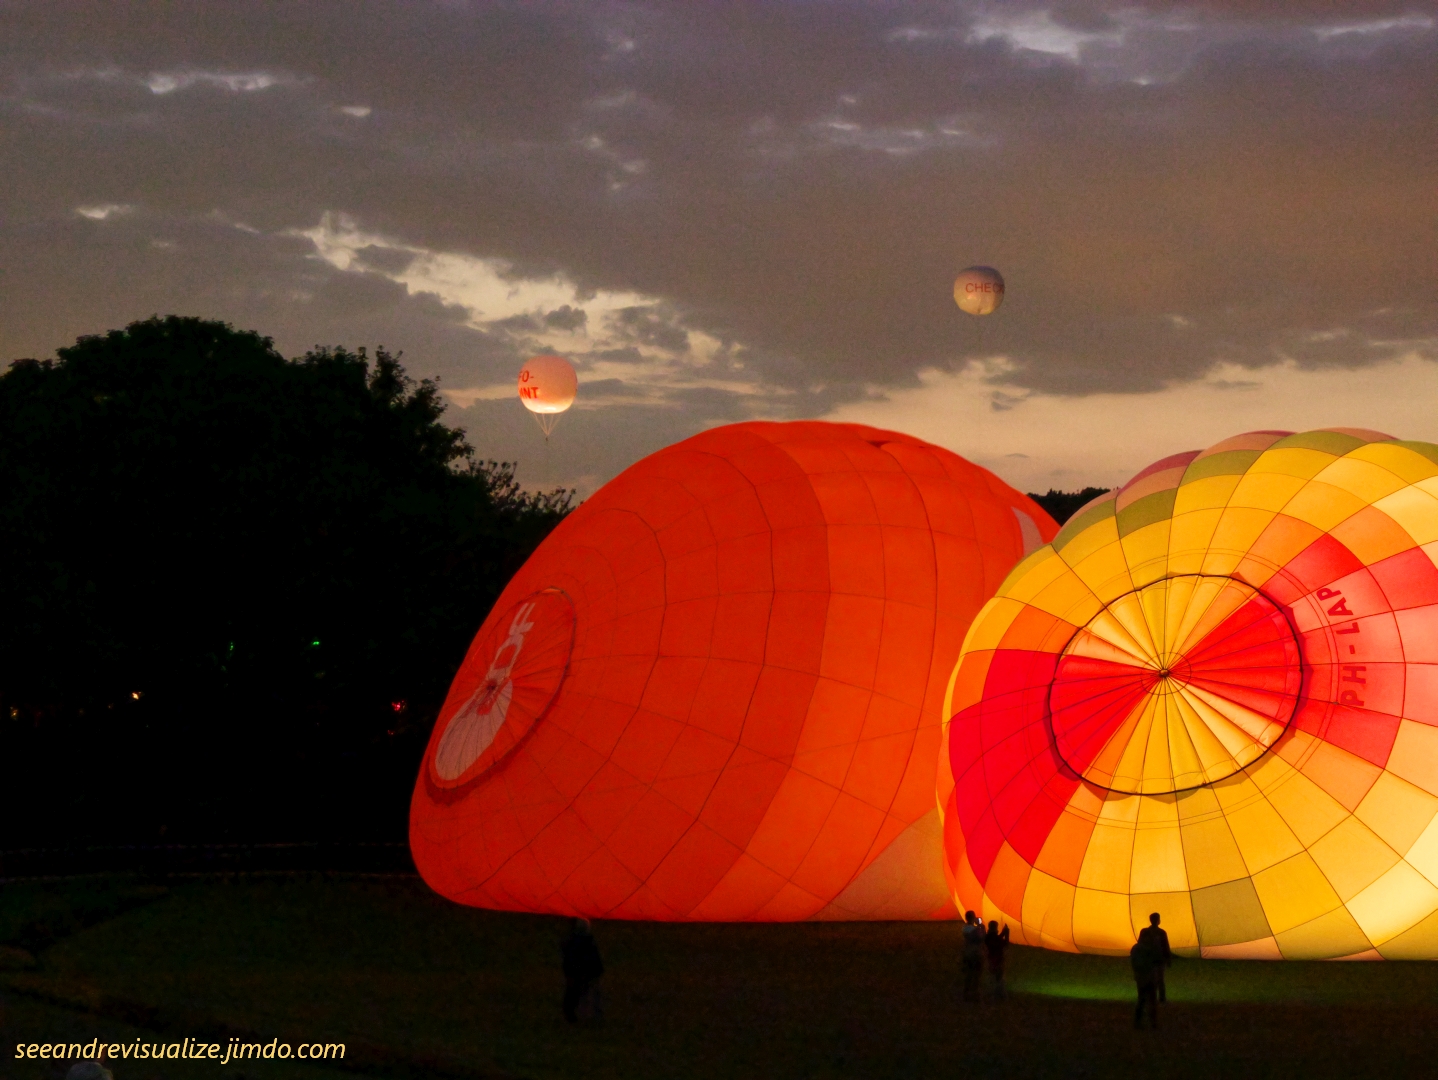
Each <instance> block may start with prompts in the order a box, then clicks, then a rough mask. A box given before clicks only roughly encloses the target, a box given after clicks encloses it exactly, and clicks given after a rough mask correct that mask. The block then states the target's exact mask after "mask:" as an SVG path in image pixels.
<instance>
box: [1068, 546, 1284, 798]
mask: <svg viewBox="0 0 1438 1080" xmlns="http://www.w3.org/2000/svg"><path fill="white" fill-rule="evenodd" d="M1302 684H1303V664H1302V659H1301V654H1300V652H1299V647H1298V640H1297V638H1296V636H1295V634H1294V631H1293V627H1292V624H1291V623H1290V622H1289V620H1288V617H1287V615H1286V614H1285V613H1284V611H1283V609H1282V608H1280V607H1278V605H1277V604H1275V603H1274V602H1273V601H1272V600H1270V599H1269V598H1268V597H1267V596H1265V595H1264V594H1263V593H1261V592H1259V591H1258V590H1257V589H1255V588H1253V586H1251V585H1248V584H1247V583H1245V582H1242V581H1238V580H1237V579H1234V578H1228V577H1217V576H1209V575H1197V574H1194V575H1182V576H1178V577H1172V578H1165V579H1163V580H1161V581H1156V582H1154V583H1152V584H1151V585H1147V586H1145V587H1144V588H1142V589H1138V590H1136V591H1134V592H1130V593H1126V594H1125V595H1123V596H1120V597H1118V598H1117V599H1115V600H1113V601H1111V602H1110V603H1108V604H1106V605H1105V606H1104V608H1103V609H1102V610H1101V611H1100V612H1099V613H1098V614H1097V615H1095V616H1094V617H1093V618H1092V619H1090V620H1089V622H1088V623H1087V624H1086V625H1085V626H1084V627H1083V628H1082V629H1080V630H1079V631H1078V632H1077V633H1076V634H1074V636H1073V638H1072V639H1070V641H1069V643H1068V645H1067V646H1065V648H1064V651H1063V653H1062V654H1061V655H1060V657H1059V662H1058V666H1057V668H1056V670H1055V674H1054V679H1053V683H1052V684H1051V686H1050V688H1049V710H1050V724H1051V728H1052V732H1053V740H1054V746H1055V748H1056V749H1057V751H1058V753H1059V756H1060V757H1062V758H1063V760H1064V762H1065V763H1066V764H1067V765H1068V766H1069V767H1070V768H1071V769H1073V770H1074V771H1075V772H1076V773H1078V774H1079V775H1080V776H1082V777H1083V778H1084V779H1085V780H1087V781H1088V782H1090V783H1092V784H1094V785H1096V786H1098V787H1102V788H1107V789H1109V790H1111V791H1119V792H1128V793H1134V794H1146V795H1157V794H1163V793H1166V792H1173V791H1184V790H1187V789H1189V788H1194V787H1200V786H1202V785H1204V784H1211V783H1214V782H1216V781H1218V780H1222V779H1223V778H1224V777H1226V776H1232V775H1233V774H1234V773H1236V772H1238V771H1239V770H1240V769H1243V768H1245V767H1247V766H1249V765H1251V764H1253V763H1254V762H1255V761H1257V760H1258V759H1259V758H1261V757H1262V756H1263V755H1264V754H1265V753H1267V752H1268V749H1269V748H1270V747H1271V746H1272V745H1273V744H1274V743H1275V742H1276V741H1277V740H1278V737H1279V736H1280V735H1282V734H1283V732H1284V731H1285V730H1286V729H1287V727H1288V724H1289V721H1290V720H1291V719H1292V717H1293V712H1294V709H1295V707H1296V706H1297V703H1298V696H1299V693H1300V691H1301V689H1302Z"/></svg>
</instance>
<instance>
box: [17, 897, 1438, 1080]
mask: <svg viewBox="0 0 1438 1080" xmlns="http://www.w3.org/2000/svg"><path fill="white" fill-rule="evenodd" d="M564 928H565V926H564V922H563V920H560V919H555V918H549V917H544V916H532V915H517V914H507V913H501V912H488V911H478V910H473V909H467V908H463V907H459V906H457V905H454V904H450V903H448V902H446V901H444V900H442V899H440V898H439V897H437V896H435V895H433V894H432V893H430V892H429V891H428V890H427V889H426V888H425V887H424V885H423V884H422V883H420V882H419V881H418V880H417V879H415V878H412V877H405V876H390V877H383V876H371V877H362V876H355V875H332V876H323V875H273V876H263V875H237V876H232V877H229V878H224V877H219V876H215V875H205V876H195V877H169V878H165V879H153V880H150V881H145V880H142V879H139V878H134V877H121V876H103V877H100V876H97V877H92V878H83V879H69V880H63V881H19V882H12V883H10V884H7V885H4V886H0V942H4V943H6V945H5V947H4V948H3V949H0V998H3V1004H0V1010H3V1014H0V1030H3V1036H4V1037H3V1046H0V1050H3V1053H0V1076H3V1077H6V1078H7V1080H8V1078H10V1077H14V1078H16V1080H22V1078H23V1080H30V1078H41V1077H46V1078H48V1077H61V1076H63V1075H64V1067H63V1066H59V1067H57V1066H56V1065H54V1064H53V1063H42V1062H39V1061H34V1062H30V1061H25V1062H17V1061H15V1060H14V1057H13V1055H14V1052H15V1051H14V1046H15V1044H16V1043H17V1042H22V1041H23V1042H26V1043H29V1042H41V1041H61V1040H72V1039H74V1040H81V1039H83V1040H85V1041H88V1040H89V1039H92V1038H95V1037H96V1036H105V1037H108V1038H110V1039H113V1040H115V1041H132V1040H134V1039H135V1038H136V1037H137V1036H140V1037H144V1038H146V1039H154V1040H166V1041H169V1040H176V1041H177V1040H180V1039H182V1038H184V1037H185V1036H193V1037H199V1038H202V1039H209V1040H212V1041H217V1042H221V1043H226V1042H227V1041H228V1039H229V1037H230V1036H231V1035H241V1036H258V1038H259V1039H261V1040H263V1041H264V1042H268V1041H269V1040H270V1039H273V1038H278V1039H280V1040H281V1041H291V1042H296V1043H297V1042H299V1041H301V1040H304V1041H315V1040H318V1041H325V1042H343V1043H345V1044H346V1057H345V1060H344V1062H343V1063H342V1064H339V1065H332V1066H321V1065H318V1064H309V1063H304V1062H297V1061H291V1062H280V1061H266V1062H261V1063H259V1064H256V1063H253V1062H246V1063H244V1068H243V1069H241V1068H239V1067H236V1066H235V1065H233V1064H232V1065H231V1066H228V1067H221V1066H219V1065H216V1064H211V1063H208V1062H175V1061H167V1062H165V1063H163V1064H160V1063H152V1064H145V1063H135V1062H120V1063H117V1064H116V1065H115V1066H114V1072H115V1076H116V1078H117V1080H132V1078H134V1080H139V1078H142V1077H177V1078H184V1077H205V1078H206V1080H234V1078H237V1077H241V1076H246V1077H255V1078H288V1077H305V1078H308V1080H327V1078H334V1077H339V1076H343V1075H351V1076H353V1075H364V1076H383V1077H406V1078H409V1077H454V1078H465V1077H520V1076H524V1077H616V1078H618V1077H623V1078H630V1077H636V1078H638V1077H662V1078H670V1077H685V1078H688V1077H695V1078H705V1077H716V1078H717V1077H765V1078H767V1077H906V1078H907V1077H930V1076H935V1077H937V1076H954V1077H966V1078H967V1077H1006V1078H1007V1077H1028V1076H1035V1077H1108V1076H1125V1077H1127V1076H1133V1077H1144V1078H1149V1077H1194V1078H1199V1077H1202V1078H1203V1080H1213V1078H1215V1077H1223V1076H1243V1077H1268V1076H1272V1077H1285V1078H1288V1077H1295V1076H1296V1077H1301V1078H1302V1080H1316V1078H1320V1077H1345V1078H1346V1077H1358V1076H1384V1077H1409V1076H1426V1075H1433V1074H1434V1073H1435V1071H1438V1069H1435V1063H1434V1056H1435V1055H1434V1038H1435V1037H1434V1034H1433V1032H1435V1030H1438V965H1435V964H1421V963H1378V964H1355V963H1350V964H1339V963H1293V964H1280V963H1258V962H1253V963H1243V962H1220V961H1194V960H1178V961H1176V962H1175V966H1174V968H1173V969H1172V971H1171V973H1170V976H1169V987H1170V1004H1169V1005H1168V1006H1166V1007H1165V1009H1164V1010H1163V1013H1162V1022H1163V1025H1164V1027H1163V1029H1162V1030H1161V1031H1159V1032H1157V1033H1154V1032H1148V1031H1144V1032H1135V1031H1134V1030H1133V1029H1132V1004H1131V1000H1132V999H1131V994H1132V982H1131V980H1130V978H1129V972H1128V964H1127V960H1126V959H1125V958H1108V957H1078V956H1068V955H1062V954H1057V953H1047V952H1043V951H1040V950H1035V949H1026V948H1022V947H1017V946H1016V947H1014V948H1013V949H1011V950H1010V985H1011V989H1012V990H1013V991H1014V996H1013V997H1012V998H1011V999H1010V1000H1009V1001H1007V1002H987V1001H986V1002H985V1003H983V1004H979V1005H965V1004H964V1003H962V1002H961V1001H960V1000H959V978H960V977H959V970H958V963H957V954H958V947H957V937H958V927H957V925H955V924H913V923H908V924H906V923H873V924H828V925H822V924H799V925H687V926H686V925H660V924H640V923H615V922H601V923H597V924H596V927H595V933H596V937H597V939H598V941H599V945H600V948H601V949H602V951H603V954H604V959H605V962H606V964H607V965H608V968H609V973H608V974H607V975H606V977H605V983H606V986H605V995H606V1018H605V1019H604V1020H603V1021H602V1022H598V1021H593V1020H591V1021H587V1022H584V1023H582V1024H581V1025H579V1026H578V1027H569V1026H567V1025H566V1024H565V1023H564V1022H563V1020H562V1018H561V1016H560V1012H559V995H560V991H561V976H560V974H559V952H558V941H559V938H560V935H561V934H562V932H563V930H564Z"/></svg>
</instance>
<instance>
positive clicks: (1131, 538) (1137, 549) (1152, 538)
mask: <svg viewBox="0 0 1438 1080" xmlns="http://www.w3.org/2000/svg"><path fill="white" fill-rule="evenodd" d="M1171 524H1172V523H1171V522H1170V521H1169V520H1168V518H1164V519H1163V520H1162V521H1155V522H1154V523H1153V524H1152V525H1145V526H1144V527H1143V528H1141V529H1136V530H1134V531H1133V532H1131V533H1129V534H1128V535H1127V536H1125V537H1124V538H1123V539H1122V540H1120V541H1119V544H1120V546H1121V547H1122V548H1123V558H1124V561H1125V562H1126V563H1128V566H1129V571H1130V576H1131V577H1132V578H1133V583H1134V585H1135V586H1136V587H1141V586H1144V585H1147V584H1148V583H1149V582H1152V581H1157V580H1158V579H1159V578H1161V577H1163V576H1164V574H1165V573H1166V572H1167V569H1168V532H1169V527H1170V525H1171ZM1140 571H1142V572H1140Z"/></svg>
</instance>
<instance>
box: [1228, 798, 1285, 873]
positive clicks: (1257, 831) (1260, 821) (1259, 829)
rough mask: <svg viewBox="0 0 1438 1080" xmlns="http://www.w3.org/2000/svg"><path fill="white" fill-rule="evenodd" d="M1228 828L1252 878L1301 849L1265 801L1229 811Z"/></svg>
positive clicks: (1261, 800)
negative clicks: (1236, 842)
mask: <svg viewBox="0 0 1438 1080" xmlns="http://www.w3.org/2000/svg"><path fill="white" fill-rule="evenodd" d="M1228 827H1229V828H1230V829H1231V830H1232V831H1233V838H1234V840H1236V841H1238V850H1239V851H1240V852H1242V853H1243V861H1244V863H1245V864H1247V866H1248V872H1249V873H1250V874H1252V875H1257V874H1258V872H1259V871H1260V870H1264V869H1266V868H1267V867H1270V866H1273V865H1274V864H1275V863H1279V862H1282V861H1283V860H1284V859H1288V858H1292V857H1293V856H1294V855H1297V854H1298V853H1299V852H1300V851H1302V850H1303V845H1302V844H1300V843H1299V842H1298V837H1296V836H1294V835H1293V832H1292V830H1291V829H1289V827H1288V826H1287V825H1285V824H1284V822H1283V819H1282V818H1281V817H1279V816H1278V811H1277V810H1275V809H1274V808H1273V805H1272V804H1271V803H1269V802H1268V801H1267V800H1266V799H1255V800H1254V801H1252V802H1250V803H1249V804H1248V805H1246V806H1244V807H1242V808H1241V809H1238V810H1230V811H1229V812H1228Z"/></svg>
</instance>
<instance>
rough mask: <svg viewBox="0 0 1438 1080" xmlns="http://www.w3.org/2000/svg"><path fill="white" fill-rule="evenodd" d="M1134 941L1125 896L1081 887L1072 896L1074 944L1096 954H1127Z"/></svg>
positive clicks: (1126, 896) (1126, 897)
mask: <svg viewBox="0 0 1438 1080" xmlns="http://www.w3.org/2000/svg"><path fill="white" fill-rule="evenodd" d="M1133 942H1134V936H1133V920H1132V917H1131V916H1130V914H1129V903H1128V894H1127V893H1116V892H1100V891H1099V890H1097V889H1085V888H1083V887H1082V886H1080V887H1079V889H1078V890H1077V891H1076V892H1075V894H1074V944H1075V945H1077V946H1079V948H1081V949H1089V950H1093V951H1095V952H1106V953H1111V954H1115V955H1127V953H1128V951H1129V949H1130V948H1132V947H1133Z"/></svg>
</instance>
